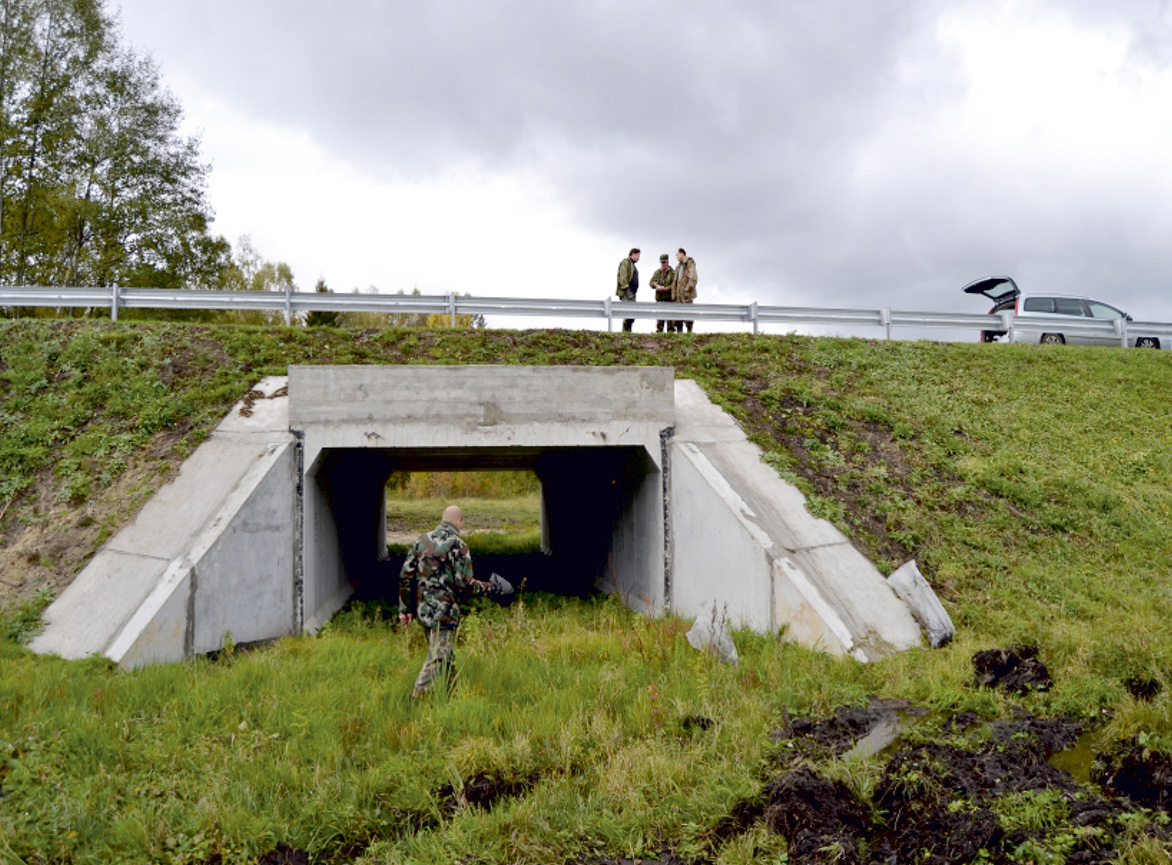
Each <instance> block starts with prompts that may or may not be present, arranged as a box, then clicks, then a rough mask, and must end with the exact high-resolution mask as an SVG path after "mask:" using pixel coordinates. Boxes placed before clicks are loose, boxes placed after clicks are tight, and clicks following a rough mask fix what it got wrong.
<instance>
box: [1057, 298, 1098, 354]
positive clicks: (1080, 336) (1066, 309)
mask: <svg viewBox="0 0 1172 865" xmlns="http://www.w3.org/2000/svg"><path fill="white" fill-rule="evenodd" d="M1054 312H1055V314H1057V315H1070V316H1078V317H1079V318H1087V317H1089V316H1090V312H1089V311H1088V310H1087V308H1086V307H1085V306H1084V305H1083V302H1082V301H1081V300H1079V299H1078V298H1077V297H1056V298H1054ZM1063 336H1064V337H1065V338H1066V344H1067V345H1099V344H1100V342H1099V340H1098V339H1096V337H1095V335H1094V334H1090V333H1077V332H1070V331H1067V332H1065V333H1063Z"/></svg>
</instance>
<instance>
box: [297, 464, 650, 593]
mask: <svg viewBox="0 0 1172 865" xmlns="http://www.w3.org/2000/svg"><path fill="white" fill-rule="evenodd" d="M502 469H507V470H529V471H533V472H534V473H535V474H536V475H537V477H538V479H539V481H540V482H541V491H542V515H541V518H542V541H543V552H541V553H529V554H523V555H488V554H480V555H477V554H475V553H474V554H473V568H474V572H475V574H476V577H477V578H478V579H482V580H486V579H488V577H489V575H490V574H492V573H493V572H496V573H498V574H500V575H501V576H503V577H504V578H505V579H507V580H509V582H511V583H513V585H514V586H517V587H518V588H519V589H520V590H521V591H523V592H550V593H554V594H559V595H565V596H573V597H587V596H589V595H591V594H593V593H596V592H597V591H598V590H597V588H596V586H597V585H598V583H599V579H600V577H602V576H603V575H604V574H605V573H606V571H607V568H608V567H609V565H610V558H611V549H612V543H613V537H614V530H615V526H616V524H617V523H618V521H619V519H620V518H621V517H622V516H623V514H624V512H625V510H626V509H627V508H628V507H629V506H630V502H631V501H632V499H633V497H634V494H635V491H636V490H637V488H638V486H639V484H640V483H641V482H642V480H643V478H644V477H645V476H646V474H647V473H648V472H649V471H651V470H654V467H653V466H652V465H650V461H649V460H648V458H647V456H646V454H645V452H644V451H643V450H642V449H641V448H635V447H610V448H598V447H594V448H554V449H551V448H540V449H537V448H523V447H517V448H476V449H450V448H449V449H435V450H421V449H411V450H393V449H383V450H376V449H335V450H331V451H330V452H329V453H327V454H325V455H324V457H323V460H322V462H321V464H320V466H319V468H318V471H317V474H316V480H317V483H318V484H319V486H320V488H321V490H322V494H323V496H324V498H325V500H326V503H327V505H328V507H329V508H330V510H331V511H332V512H333V516H334V520H335V523H336V525H337V530H338V541H339V547H340V549H341V553H342V560H343V567H344V569H345V574H346V578H347V579H348V580H349V582H350V585H351V586H353V587H354V594H353V595H352V597H351V600H352V601H354V600H364V601H385V602H387V603H388V604H393V603H395V602H396V601H397V598H398V578H399V571H400V569H401V567H402V564H403V560H404V556H403V555H402V554H398V555H395V554H388V552H387V545H386V515H385V489H386V483H387V480H388V478H389V477H390V476H391V474H392V473H393V472H404V471H406V472H422V471H447V472H461V471H487V470H502ZM439 519H440V514H438V513H437V514H436V515H435V521H436V523H438V522H439Z"/></svg>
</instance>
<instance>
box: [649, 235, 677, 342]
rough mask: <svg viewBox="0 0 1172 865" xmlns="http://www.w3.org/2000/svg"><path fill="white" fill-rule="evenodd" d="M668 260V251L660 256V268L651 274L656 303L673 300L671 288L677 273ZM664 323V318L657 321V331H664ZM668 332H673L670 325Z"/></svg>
mask: <svg viewBox="0 0 1172 865" xmlns="http://www.w3.org/2000/svg"><path fill="white" fill-rule="evenodd" d="M668 261H669V256H668V254H667V253H666V252H665V253H664V254H663V255H661V256H659V270H657V271H655V273H653V274H652V275H651V287H652V288H654V289H655V302H656V303H671V302H672V300H673V298H672V296H671V295H672V291H671V288H672V286H673V285H675V284H676V274H675V271H674V270H672V269H671V265H670V264H668ZM663 325H664V322H663V320H662V319H661V320H659V321H657V322H655V330H656V332H657V333H662V332H663ZM668 333H671V327H668Z"/></svg>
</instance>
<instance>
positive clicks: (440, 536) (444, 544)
mask: <svg viewBox="0 0 1172 865" xmlns="http://www.w3.org/2000/svg"><path fill="white" fill-rule="evenodd" d="M463 528H464V512H463V511H462V510H460V509H459V508H458V507H456V506H455V505H449V506H448V507H447V508H446V509H445V510H444V515H443V520H442V522H440V524H439V525H438V526H436V527H435V528H434V529H432V530H431V531H430V532H425V533H424V534H422V535H420V536H419V540H417V541H416V542H415V544H414V545H413V546H412V547H411V550H410V551H409V552H408V553H407V560H406V561H404V562H403V570H402V571H401V572H400V573H399V622H400V623H401V624H403V625H410V624H411V622H412V621H413V620H415V619H418V620H419V624H421V625H422V626H423V629H424V630H425V631H426V632H427V660H426V661H424V663H423V669H422V670H420V671H419V677H418V678H417V679H416V680H415V690H414V691H413V692H412V694H411V697H412V699H418V698H419V697H422V696H423V695H424V694H426V693H427V692H428V691H429V690H430V689H431V685H432V682H434V681H435V679H436V678H437V677H438V676H440V675H448V676H450V675H451V672H452V664H453V663H454V661H455V656H456V628H457V627H458V626H459V624H460V599H461V598H466V597H469V596H471V595H489V596H491V597H493V598H495V599H500V598H502V597H504V596H507V595H512V593H513V587H512V586H511V585H509V584H508V582H506V581H505V580H503V579H502V578H501V577H499V576H497V575H496V574H493V575H492V577H491V578H490V579H489V580H488V581H487V582H485V581H484V580H478V579H476V578H475V577H473V576H472V553H470V552H469V551H468V545H467V544H466V543H464V542H463V541H462V540H460V532H461V531H462V530H463Z"/></svg>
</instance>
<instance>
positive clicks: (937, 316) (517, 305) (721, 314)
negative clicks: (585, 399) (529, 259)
mask: <svg viewBox="0 0 1172 865" xmlns="http://www.w3.org/2000/svg"><path fill="white" fill-rule="evenodd" d="M3 307H54V308H59V309H60V308H77V307H85V308H87V309H98V308H102V309H104V308H109V310H110V317H111V318H112V319H114V320H115V321H117V320H118V311H119V310H120V309H236V310H243V309H249V310H262V311H270V312H280V313H282V314H283V315H284V318H285V323H286V324H291V323H292V321H293V316H294V315H295V314H297V313H302V312H313V311H321V312H377V313H392V314H410V315H448V316H451V321H452V324H453V326H454V325H455V323H456V316H458V315H515V316H543V317H550V318H593V319H599V318H605V319H606V322H607V330H613V329H614V322H615V320H616V319H619V320H622V319H627V318H633V319H663V318H671V319H674V320H677V321H731V322H742V323H744V324H746V325H750V326H751V327H752V328H753V333H757V332H758V329H759V328H760V326H761V325H763V324H782V325H838V326H847V327H876V328H884V329H885V331H886V335H887V338H888V339H890V338H891V331H892V329H893V328H897V327H914V328H969V329H971V330H973V331H981V330H996V331H1004V332H1005V333H1006V339H1007V340H1008V341H1015V340H1016V339H1017V338H1018V334H1020V333H1022V332H1024V333H1027V334H1034V333H1038V334H1040V333H1045V332H1047V331H1060V332H1062V333H1064V334H1081V335H1086V336H1090V337H1095V338H1099V339H1102V340H1104V341H1106V340H1112V341H1113V340H1118V341H1119V344H1120V345H1121V346H1127V344H1128V339H1129V337H1130V338H1134V337H1135V336H1136V335H1143V336H1155V337H1158V338H1160V340H1161V344H1163V345H1172V323H1167V322H1149V321H1127V320H1124V319H1119V320H1114V321H1110V320H1105V319H1080V318H1077V317H1072V316H1062V315H1048V316H1047V315H1034V314H1029V315H1026V316H1018V315H1014V313H1013V312H1011V311H1005V312H1000V313H995V314H993V315H980V314H969V313H951V312H909V311H902V310H893V309H890V308H887V309H833V308H820V307H805V306H764V305H761V304H758V303H750V304H747V305H740V304H722V303H691V304H671V305H666V304H658V303H636V302H622V301H616V300H615V299H614V298H612V297H607V298H605V299H603V300H568V299H550V298H517V297H472V296H470V295H458V294H443V295H420V294H412V295H405V294H327V293H324V292H316V291H284V292H275V291H215V290H209V289H166V288H121V287H119V286H112V287H106V288H80V287H61V288H58V287H46V286H0V308H3Z"/></svg>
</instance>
